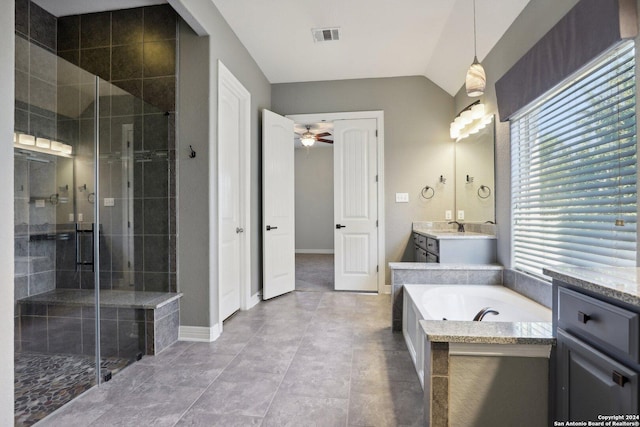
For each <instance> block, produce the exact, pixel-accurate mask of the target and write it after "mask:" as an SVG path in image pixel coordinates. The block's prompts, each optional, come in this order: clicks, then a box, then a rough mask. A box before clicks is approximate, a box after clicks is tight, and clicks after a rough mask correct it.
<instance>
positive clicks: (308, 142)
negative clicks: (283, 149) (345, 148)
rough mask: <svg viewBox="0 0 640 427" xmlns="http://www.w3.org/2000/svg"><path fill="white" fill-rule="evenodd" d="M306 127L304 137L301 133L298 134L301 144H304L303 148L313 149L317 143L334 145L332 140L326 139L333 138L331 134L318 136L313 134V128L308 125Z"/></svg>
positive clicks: (323, 133)
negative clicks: (327, 137)
mask: <svg viewBox="0 0 640 427" xmlns="http://www.w3.org/2000/svg"><path fill="white" fill-rule="evenodd" d="M305 127H306V128H307V131H306V132H304V133H303V134H302V135H301V134H299V133H296V135H298V137H299V138H300V142H301V143H302V145H303V146H305V147H311V146H312V145H313V144H314V143H315V142H316V141H319V142H326V143H327V144H333V141H332V140H330V139H326V138H325V137H326V136H331V134H330V133H329V132H321V133H318V134H314V133H313V132H311V126H309V125H306V126H305Z"/></svg>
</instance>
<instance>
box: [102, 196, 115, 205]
mask: <svg viewBox="0 0 640 427" xmlns="http://www.w3.org/2000/svg"><path fill="white" fill-rule="evenodd" d="M104 205H105V206H115V200H113V197H105V198H104Z"/></svg>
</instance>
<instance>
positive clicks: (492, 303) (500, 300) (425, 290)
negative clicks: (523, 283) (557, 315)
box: [402, 285, 551, 387]
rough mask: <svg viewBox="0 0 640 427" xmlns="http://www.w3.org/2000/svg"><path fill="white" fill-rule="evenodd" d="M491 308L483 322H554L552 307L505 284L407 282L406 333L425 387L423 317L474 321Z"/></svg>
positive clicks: (407, 341) (404, 311)
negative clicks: (415, 283)
mask: <svg viewBox="0 0 640 427" xmlns="http://www.w3.org/2000/svg"><path fill="white" fill-rule="evenodd" d="M485 308H489V309H491V310H492V311H496V312H498V313H499V314H495V313H493V312H488V313H487V314H485V316H484V318H483V320H482V321H483V322H551V310H550V309H548V308H547V307H545V306H543V305H541V304H538V303H537V302H535V301H533V300H531V299H529V298H526V297H524V296H522V295H520V294H518V293H517V292H514V291H512V290H510V289H508V288H505V287H503V286H499V285H498V286H496V285H404V300H403V319H402V333H403V335H404V339H405V342H406V343H407V348H408V349H409V353H410V354H411V358H412V359H413V363H414V365H415V367H416V372H417V373H418V376H419V377H420V383H421V384H422V385H423V387H424V345H423V336H422V332H421V329H420V324H419V322H420V320H423V319H425V320H442V321H473V319H474V317H475V316H476V315H478V314H479V312H480V311H481V310H482V309H485Z"/></svg>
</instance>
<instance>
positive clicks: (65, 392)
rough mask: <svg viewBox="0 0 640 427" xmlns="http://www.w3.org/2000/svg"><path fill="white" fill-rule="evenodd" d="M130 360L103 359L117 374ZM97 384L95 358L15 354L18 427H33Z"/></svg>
mask: <svg viewBox="0 0 640 427" xmlns="http://www.w3.org/2000/svg"><path fill="white" fill-rule="evenodd" d="M129 362H130V361H129V360H127V359H117V358H109V359H104V360H102V368H103V369H106V370H108V371H110V372H111V373H112V374H115V373H116V372H118V371H119V370H121V369H122V368H124V367H125V366H127V365H128V364H129ZM94 382H95V363H94V359H93V358H90V357H87V356H80V355H58V354H55V355H54V354H43V353H26V352H23V353H16V355H15V380H14V384H15V408H14V410H15V425H16V426H30V425H33V424H35V423H36V422H37V421H39V420H41V419H42V418H44V417H46V416H47V415H49V414H50V413H52V412H53V411H55V410H56V409H58V408H59V407H61V406H62V405H64V404H65V403H67V402H69V401H70V400H72V399H74V398H75V397H77V396H79V395H80V394H82V393H84V392H85V391H87V390H88V389H90V388H91V387H92V386H93V384H94Z"/></svg>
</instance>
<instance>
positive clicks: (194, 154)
mask: <svg viewBox="0 0 640 427" xmlns="http://www.w3.org/2000/svg"><path fill="white" fill-rule="evenodd" d="M189 150H190V151H191V152H190V153H189V158H190V159H195V158H196V152H195V151H194V150H193V147H192V146H189Z"/></svg>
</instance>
